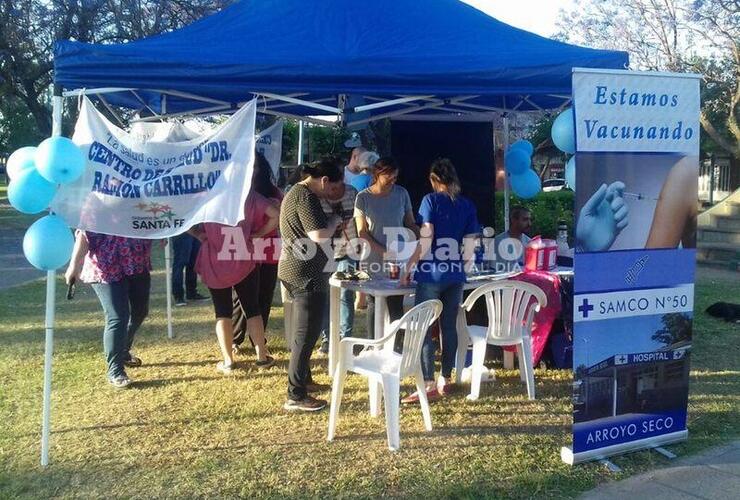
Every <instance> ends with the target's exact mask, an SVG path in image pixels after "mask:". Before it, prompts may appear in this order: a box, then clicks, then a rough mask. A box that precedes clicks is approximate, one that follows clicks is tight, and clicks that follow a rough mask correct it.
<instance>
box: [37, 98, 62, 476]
mask: <svg viewBox="0 0 740 500" xmlns="http://www.w3.org/2000/svg"><path fill="white" fill-rule="evenodd" d="M63 106H64V98H63V97H62V88H61V87H60V86H58V85H54V96H53V97H52V125H51V135H52V136H59V135H62V110H63ZM56 279H57V277H56V271H47V272H46V315H45V319H44V329H45V336H44V398H43V410H42V418H41V466H42V467H46V466H48V465H49V436H50V434H51V362H52V356H53V354H54V313H55V308H56V284H57V283H56Z"/></svg>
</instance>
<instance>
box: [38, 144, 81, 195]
mask: <svg viewBox="0 0 740 500" xmlns="http://www.w3.org/2000/svg"><path fill="white" fill-rule="evenodd" d="M36 169H38V171H39V173H40V174H41V175H43V176H44V178H45V179H46V180H47V181H49V182H53V183H54V184H69V183H70V182H74V181H76V180H77V179H78V178H79V177H80V176H81V175H82V172H83V170H84V169H85V155H83V154H82V150H81V149H80V148H79V147H77V145H76V144H75V143H74V142H72V141H71V140H69V139H67V138H66V137H49V138H48V139H46V140H44V141H43V142H42V143H41V144H39V147H38V151H36Z"/></svg>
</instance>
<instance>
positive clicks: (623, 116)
mask: <svg viewBox="0 0 740 500" xmlns="http://www.w3.org/2000/svg"><path fill="white" fill-rule="evenodd" d="M573 106H574V120H575V131H576V186H577V189H576V196H575V211H574V213H575V217H576V226H575V227H576V252H575V259H574V268H575V269H574V270H575V282H574V301H573V302H574V305H573V307H574V310H573V318H574V338H573V367H574V368H573V369H574V376H573V443H572V447H566V448H563V449H562V452H561V456H562V458H563V460H564V461H565V462H567V463H570V464H574V463H579V462H584V461H588V460H594V459H602V458H606V457H608V456H611V455H615V454H619V453H625V452H628V451H633V450H638V449H644V448H650V447H655V446H660V445H664V444H669V443H673V442H677V441H681V440H685V439H686V438H687V435H688V433H687V430H686V411H687V403H688V391H689V360H690V353H691V333H692V315H693V309H694V270H695V253H696V216H697V199H698V196H697V186H698V179H697V178H698V173H699V135H700V130H699V75H693V74H669V73H648V72H635V71H618V70H593V69H578V68H576V69H574V70H573Z"/></svg>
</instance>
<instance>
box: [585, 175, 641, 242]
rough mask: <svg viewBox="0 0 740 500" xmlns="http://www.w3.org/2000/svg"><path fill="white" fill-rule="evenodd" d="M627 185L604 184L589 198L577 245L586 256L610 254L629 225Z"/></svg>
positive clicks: (620, 183)
mask: <svg viewBox="0 0 740 500" xmlns="http://www.w3.org/2000/svg"><path fill="white" fill-rule="evenodd" d="M624 187H625V186H624V183H623V182H620V181H616V182H613V183H611V184H610V185H609V186H608V187H607V185H606V184H602V185H601V187H599V189H597V190H596V192H595V193H594V194H593V195H592V196H591V198H589V200H588V201H587V202H586V204H585V205H583V208H582V209H581V213H580V214H579V215H578V222H577V224H576V241H577V244H578V247H579V248H580V249H581V250H583V251H585V252H601V251H604V250H608V249H609V248H610V247H611V246H612V244H613V243H614V240H615V239H616V238H617V236H618V235H619V233H620V232H622V229H624V228H625V227H627V224H628V223H629V219H628V215H629V207H627V205H626V204H625V202H624V198H623V194H624Z"/></svg>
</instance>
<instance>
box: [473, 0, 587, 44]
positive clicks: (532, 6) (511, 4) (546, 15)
mask: <svg viewBox="0 0 740 500" xmlns="http://www.w3.org/2000/svg"><path fill="white" fill-rule="evenodd" d="M462 1H463V2H465V3H467V4H470V5H472V6H473V7H475V8H476V9H478V10H482V11H483V12H485V13H486V14H488V15H489V16H493V17H495V18H496V19H498V20H499V21H503V22H505V23H506V24H510V25H512V26H516V27H517V28H522V29H525V30H527V31H531V32H532V33H537V34H538V35H542V36H546V37H549V36H552V35H553V34H554V33H555V32H556V31H557V28H556V26H555V22H556V21H557V18H558V12H559V11H560V9H562V8H564V9H566V10H567V9H569V8H571V7H572V6H573V4H574V2H573V0H462Z"/></svg>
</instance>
